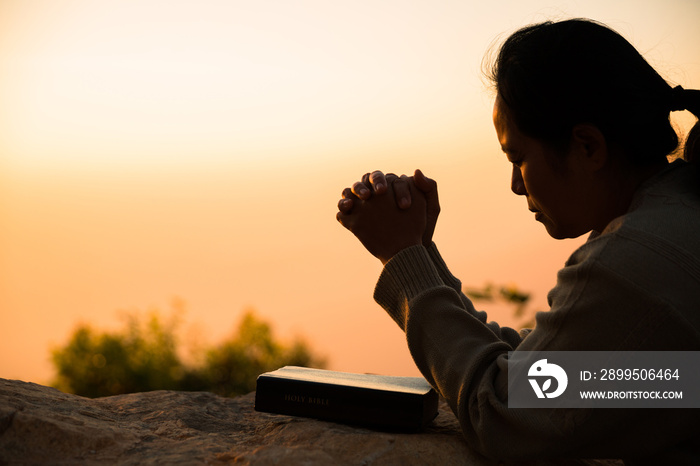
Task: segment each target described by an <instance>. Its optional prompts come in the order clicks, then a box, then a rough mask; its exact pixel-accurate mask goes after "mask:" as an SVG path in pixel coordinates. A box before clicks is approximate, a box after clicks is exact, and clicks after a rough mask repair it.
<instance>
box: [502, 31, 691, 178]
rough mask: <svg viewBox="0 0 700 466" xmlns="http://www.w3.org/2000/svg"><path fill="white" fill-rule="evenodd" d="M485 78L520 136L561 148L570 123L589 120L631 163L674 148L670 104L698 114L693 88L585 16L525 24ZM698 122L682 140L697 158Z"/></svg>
mask: <svg viewBox="0 0 700 466" xmlns="http://www.w3.org/2000/svg"><path fill="white" fill-rule="evenodd" d="M490 79H491V80H492V81H493V82H494V84H495V86H496V90H497V92H498V94H499V96H500V97H501V99H503V101H504V103H505V104H506V106H507V108H508V111H509V113H510V115H511V118H513V119H514V122H515V124H516V125H517V126H518V128H519V129H520V130H521V131H522V132H523V133H525V134H527V135H529V136H531V137H534V138H537V139H541V140H543V141H545V142H546V143H549V144H550V145H552V146H554V147H558V148H565V147H567V145H568V143H569V140H570V137H571V130H572V129H573V127H574V125H576V124H578V123H590V124H594V125H596V126H597V127H598V128H599V129H600V131H601V132H602V133H603V135H604V136H605V138H606V141H607V142H608V144H611V145H612V146H615V147H618V148H620V149H621V150H622V152H623V153H624V154H626V155H627V156H628V157H630V158H631V160H633V161H634V163H636V164H640V165H644V164H649V163H654V162H658V161H660V160H661V159H662V158H664V157H666V156H667V155H669V154H671V153H672V152H674V151H675V150H676V149H677V148H678V136H677V135H676V132H675V130H674V129H673V126H672V125H671V123H670V121H669V113H670V112H671V111H673V110H681V109H688V110H690V111H691V112H692V113H693V114H694V115H696V116H698V115H700V91H692V90H683V89H682V88H680V87H677V88H673V87H672V86H670V85H669V84H668V83H667V82H666V81H665V80H664V79H663V78H662V77H661V76H660V75H659V74H658V73H657V72H656V71H655V70H654V69H653V68H652V67H651V66H650V65H649V63H647V61H646V60H645V59H644V58H643V57H642V56H641V55H640V54H639V52H637V50H636V49H635V48H634V47H633V46H632V45H631V44H630V43H629V42H628V41H627V40H625V39H624V38H623V37H622V36H621V35H619V34H618V33H617V32H615V31H613V30H611V29H610V28H608V27H607V26H604V25H602V24H600V23H597V22H594V21H591V20H587V19H572V20H567V21H561V22H544V23H540V24H535V25H532V26H527V27H525V28H522V29H520V30H519V31H517V32H515V33H514V34H513V35H511V36H510V37H509V38H508V39H507V40H506V41H505V43H504V44H503V45H502V46H501V48H500V51H499V53H498V56H497V58H496V60H495V62H494V63H493V65H492V69H491V72H490ZM699 139H700V124H696V125H695V127H694V128H693V130H692V131H691V134H690V135H689V140H688V141H687V142H686V154H685V158H686V159H687V160H698V159H700V140H699Z"/></svg>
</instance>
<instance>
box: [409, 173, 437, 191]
mask: <svg viewBox="0 0 700 466" xmlns="http://www.w3.org/2000/svg"><path fill="white" fill-rule="evenodd" d="M413 181H414V183H415V186H416V188H418V189H420V190H421V191H423V193H424V194H428V193H430V192H431V191H433V190H435V189H436V188H437V183H436V182H435V180H431V179H430V178H428V177H427V176H425V175H424V174H423V172H422V171H420V169H417V170H416V171H415V173H414V174H413Z"/></svg>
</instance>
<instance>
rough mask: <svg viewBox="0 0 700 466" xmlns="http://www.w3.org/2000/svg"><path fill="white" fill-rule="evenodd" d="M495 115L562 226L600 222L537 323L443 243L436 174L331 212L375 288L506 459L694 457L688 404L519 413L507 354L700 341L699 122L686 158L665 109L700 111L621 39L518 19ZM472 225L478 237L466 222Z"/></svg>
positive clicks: (547, 220) (548, 214)
mask: <svg viewBox="0 0 700 466" xmlns="http://www.w3.org/2000/svg"><path fill="white" fill-rule="evenodd" d="M491 77H492V79H493V82H494V84H495V88H496V91H497V96H496V100H495V104H494V116H493V119H494V126H495V129H496V133H497V135H498V139H499V142H500V143H501V146H502V148H503V151H504V152H505V155H506V157H507V159H508V161H509V162H510V163H511V164H512V166H513V173H512V182H511V189H512V190H513V192H514V193H515V194H517V195H520V196H524V197H525V199H526V200H527V204H528V208H529V209H530V210H531V211H532V212H533V213H534V214H535V218H536V220H537V221H540V222H541V223H543V224H544V226H545V228H546V230H547V232H548V233H549V234H550V235H551V236H552V237H554V238H573V237H578V236H580V235H583V234H586V233H589V232H590V236H589V238H588V240H587V242H586V243H585V244H584V245H583V246H581V247H580V248H579V249H577V250H576V251H574V253H573V254H572V255H571V257H570V258H569V259H568V261H567V262H566V265H565V267H564V268H563V269H562V270H561V271H560V272H559V274H558V277H557V284H556V286H555V288H554V289H552V290H551V292H550V293H549V296H548V300H549V304H550V307H551V309H550V310H549V311H548V312H541V313H538V314H537V317H536V322H537V324H536V327H535V329H534V330H532V331H522V332H517V331H515V330H513V329H510V328H505V327H500V326H498V325H497V324H496V323H494V322H487V317H486V314H485V313H484V312H479V311H476V310H475V309H474V306H473V305H472V303H471V302H470V301H469V299H468V298H467V297H466V296H465V295H464V294H462V292H461V283H460V281H459V280H458V279H457V278H455V277H454V276H453V275H452V274H451V273H450V271H449V270H448V268H447V266H446V265H445V262H444V261H443V259H442V258H441V256H440V254H439V253H438V250H437V247H436V246H435V244H434V243H433V241H432V234H433V231H434V228H435V223H436V221H437V217H438V213H439V210H440V207H439V202H438V196H437V185H436V183H435V182H434V181H432V180H430V179H428V178H426V177H425V176H424V175H423V174H422V173H421V172H420V171H418V170H417V171H416V172H415V174H414V176H413V177H406V176H402V177H397V176H395V175H384V174H383V173H382V172H373V173H372V174H367V175H365V176H364V177H363V179H362V181H359V182H357V183H355V184H354V185H353V186H352V188H346V189H345V190H344V191H343V198H342V199H341V200H340V202H339V204H338V206H339V212H338V214H337V218H338V220H339V221H340V223H341V224H343V225H344V226H345V227H346V228H348V229H349V230H350V231H351V232H352V233H354V234H355V235H356V236H357V237H358V239H359V240H360V241H361V242H362V243H363V244H364V245H365V247H366V248H367V249H368V250H369V252H371V253H372V254H373V255H375V256H376V257H378V258H379V259H380V260H381V261H382V263H383V264H384V269H383V271H382V273H381V276H380V277H379V281H378V283H377V286H376V289H375V294H374V297H375V300H376V301H377V302H378V303H379V304H380V305H381V306H382V307H383V308H384V309H385V310H386V311H387V312H388V313H389V314H390V316H391V317H392V318H393V319H394V320H395V321H396V322H397V323H398V325H399V326H400V327H401V328H402V329H403V330H404V331H405V332H406V338H407V342H408V347H409V349H410V352H411V355H412V357H413V359H414V361H415V363H416V365H417V366H418V368H419V369H420V370H421V372H422V374H423V375H424V376H425V377H426V379H427V380H428V381H429V382H430V383H431V384H432V385H433V386H434V387H435V389H436V390H437V391H438V392H439V393H440V394H441V395H442V396H444V397H445V399H446V400H447V401H448V403H449V405H450V406H451V408H452V410H453V411H454V413H455V415H456V416H457V417H458V418H459V421H460V424H461V426H462V431H463V433H464V435H465V437H466V439H467V441H468V442H469V444H470V445H472V446H473V447H474V448H476V449H478V450H480V451H481V452H483V453H484V454H486V455H487V456H489V457H492V458H497V459H528V458H543V457H577V458H622V459H624V461H625V463H626V464H700V430H699V426H700V422H699V421H700V415H699V414H698V411H696V410H693V409H685V410H679V409H509V408H508V404H507V401H508V393H507V382H508V381H507V375H508V370H507V356H508V352H509V351H516V352H517V351H680V350H684V351H700V170H699V168H698V164H699V163H700V162H697V163H696V160H700V143H698V140H699V139H700V124H696V125H695V127H694V128H693V130H692V131H691V133H690V135H689V137H688V140H687V141H686V143H685V151H684V155H683V159H684V160H682V159H679V160H676V161H674V162H673V163H669V161H668V156H669V155H670V154H672V153H674V151H676V149H677V148H678V145H679V140H678V136H677V135H676V132H675V131H674V129H673V127H672V126H671V124H670V122H669V113H670V112H672V111H676V110H683V109H687V110H689V111H691V112H692V113H693V114H694V115H696V116H698V115H700V91H695V90H684V89H683V88H681V87H679V86H676V87H674V86H671V85H669V84H668V83H667V82H666V81H664V79H662V78H661V77H660V76H659V74H658V73H657V72H656V71H655V70H654V69H653V68H652V67H651V66H650V65H649V64H648V63H647V62H646V61H645V60H644V58H643V57H642V56H641V55H640V54H639V53H638V52H637V51H636V50H635V49H634V47H633V46H632V45H630V44H629V43H628V42H627V41H626V40H625V39H624V38H622V37H621V36H620V35H619V34H617V33H616V32H614V31H612V30H610V29H609V28H607V27H605V26H603V25H601V24H599V23H596V22H593V21H590V20H568V21H562V22H546V23H542V24H537V25H534V26H529V27H525V28H523V29H521V30H519V31H517V32H516V33H514V34H513V35H512V36H510V37H509V38H508V39H507V40H506V41H505V43H504V44H503V45H502V47H501V48H500V50H499V53H498V56H497V59H496V60H495V62H494V64H493V67H492V74H491ZM467 234H468V232H467Z"/></svg>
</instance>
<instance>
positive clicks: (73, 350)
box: [52, 311, 325, 397]
mask: <svg viewBox="0 0 700 466" xmlns="http://www.w3.org/2000/svg"><path fill="white" fill-rule="evenodd" d="M176 328H177V322H176V320H175V319H170V321H168V322H164V321H163V319H162V318H161V317H160V315H159V313H158V312H157V311H155V312H152V313H151V314H150V315H149V316H148V317H147V318H146V319H139V318H138V317H137V316H136V315H134V314H131V315H127V324H126V326H125V328H124V329H123V330H121V331H118V332H112V333H110V332H97V331H95V330H94V329H93V328H92V327H91V326H89V325H80V326H78V327H77V328H76V330H75V331H74V332H73V335H72V336H71V338H70V340H69V342H68V344H66V346H64V347H62V348H57V349H54V350H53V351H52V361H53V364H54V366H55V368H56V372H57V377H56V381H55V382H54V384H53V385H54V386H55V387H56V388H58V389H60V390H62V391H65V392H68V393H75V394H77V395H81V396H88V397H99V396H109V395H118V394H122V393H132V392H143V391H150V390H205V391H211V392H214V393H217V394H220V395H224V396H235V395H240V394H244V393H248V392H250V391H253V390H255V381H256V378H257V376H258V375H259V374H261V373H262V372H266V371H269V370H273V369H277V368H278V367H281V366H284V365H300V366H308V367H325V361H324V360H323V359H322V358H319V357H317V356H315V355H314V354H313V353H312V351H311V350H310V349H309V347H308V346H307V344H306V343H305V342H304V341H302V340H300V339H297V340H295V341H293V342H292V343H291V344H289V345H285V344H283V343H281V342H278V341H276V340H275V338H274V336H273V333H272V329H271V326H270V325H269V324H268V323H266V322H264V321H262V320H260V319H259V318H258V317H257V316H256V315H255V313H254V312H252V311H248V312H246V313H245V314H244V315H243V317H242V319H241V321H240V323H239V325H238V327H237V330H236V332H235V333H234V334H233V336H232V337H231V338H230V339H228V340H226V341H224V342H222V343H221V344H219V345H217V346H213V347H211V348H209V349H206V350H204V355H205V356H204V358H203V361H204V362H203V363H202V364H200V365H199V366H187V365H185V364H184V363H183V362H182V361H181V358H180V357H179V355H178V354H179V352H178V348H177V343H178V342H177V339H176Z"/></svg>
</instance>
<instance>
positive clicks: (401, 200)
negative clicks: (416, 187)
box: [391, 175, 411, 209]
mask: <svg viewBox="0 0 700 466" xmlns="http://www.w3.org/2000/svg"><path fill="white" fill-rule="evenodd" d="M391 187H392V188H393V190H394V200H395V201H396V205H398V206H399V208H400V209H408V208H409V207H411V188H410V185H409V180H408V177H407V176H406V175H401V178H396V179H395V180H394V181H393V182H392V183H391Z"/></svg>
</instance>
